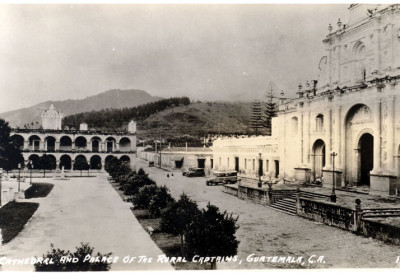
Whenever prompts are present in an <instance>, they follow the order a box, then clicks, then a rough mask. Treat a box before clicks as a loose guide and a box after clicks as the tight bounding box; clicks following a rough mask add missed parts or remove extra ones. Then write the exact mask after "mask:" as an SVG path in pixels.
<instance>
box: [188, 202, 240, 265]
mask: <svg viewBox="0 0 400 280" xmlns="http://www.w3.org/2000/svg"><path fill="white" fill-rule="evenodd" d="M237 220H238V218H233V217H232V214H231V215H228V214H227V213H226V211H225V212H224V213H220V211H219V209H218V207H216V206H214V205H210V203H208V205H207V209H206V210H205V209H203V210H202V211H201V214H200V215H198V216H196V217H195V218H194V219H193V221H192V222H191V223H190V224H189V225H188V226H187V229H186V231H185V240H186V249H187V256H188V257H189V258H192V257H193V256H194V255H199V256H200V257H210V258H212V257H216V256H218V257H232V256H234V255H236V254H237V248H238V245H239V241H238V240H236V237H235V233H236V230H237V229H238V228H239V227H238V226H237V225H236V222H237ZM215 268H216V261H215V260H214V261H211V269H215Z"/></svg>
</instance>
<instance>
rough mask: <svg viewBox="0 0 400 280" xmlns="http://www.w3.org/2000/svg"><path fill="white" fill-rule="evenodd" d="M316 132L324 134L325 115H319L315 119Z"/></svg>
mask: <svg viewBox="0 0 400 280" xmlns="http://www.w3.org/2000/svg"><path fill="white" fill-rule="evenodd" d="M315 131H316V132H323V131H324V115H322V114H319V115H318V116H317V117H316V118H315Z"/></svg>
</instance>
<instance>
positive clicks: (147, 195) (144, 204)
mask: <svg viewBox="0 0 400 280" xmlns="http://www.w3.org/2000/svg"><path fill="white" fill-rule="evenodd" d="M156 192H157V186H156V185H146V186H143V187H141V188H140V189H139V192H138V193H137V195H136V196H135V197H134V198H133V204H134V205H135V207H137V208H139V209H149V205H150V201H151V199H152V198H153V196H155V194H156Z"/></svg>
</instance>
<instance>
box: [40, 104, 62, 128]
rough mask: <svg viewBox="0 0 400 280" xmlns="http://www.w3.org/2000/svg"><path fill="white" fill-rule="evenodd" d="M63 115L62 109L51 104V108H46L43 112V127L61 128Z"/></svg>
mask: <svg viewBox="0 0 400 280" xmlns="http://www.w3.org/2000/svg"><path fill="white" fill-rule="evenodd" d="M62 118H63V115H62V114H61V113H60V111H58V110H56V109H55V108H54V106H53V104H51V105H50V108H49V109H47V110H44V111H43V113H42V127H43V129H54V130H60V129H61V120H62Z"/></svg>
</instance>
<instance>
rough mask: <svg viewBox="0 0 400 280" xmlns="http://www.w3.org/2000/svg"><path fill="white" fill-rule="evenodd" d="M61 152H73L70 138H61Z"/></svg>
mask: <svg viewBox="0 0 400 280" xmlns="http://www.w3.org/2000/svg"><path fill="white" fill-rule="evenodd" d="M60 150H61V151H71V150H72V140H71V138H70V137H69V136H63V137H61V139H60Z"/></svg>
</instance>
